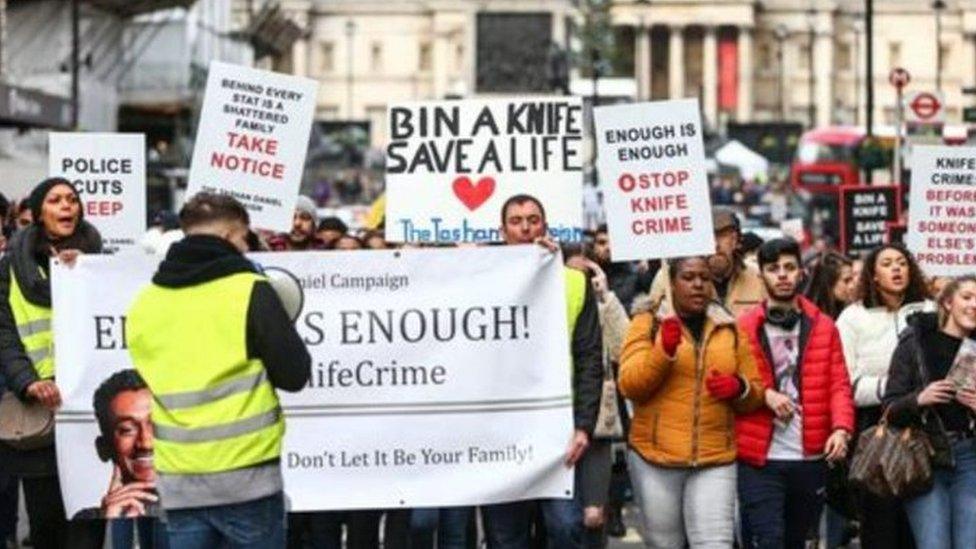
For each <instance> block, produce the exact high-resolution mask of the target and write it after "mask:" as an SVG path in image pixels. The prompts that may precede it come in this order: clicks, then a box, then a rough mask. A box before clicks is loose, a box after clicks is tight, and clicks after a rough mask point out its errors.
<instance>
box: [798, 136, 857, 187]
mask: <svg viewBox="0 0 976 549" xmlns="http://www.w3.org/2000/svg"><path fill="white" fill-rule="evenodd" d="M864 139H865V135H864V131H863V130H861V129H858V128H855V127H851V126H831V127H826V128H818V129H815V130H810V131H808V132H806V133H804V134H803V135H802V136H801V137H800V143H799V145H798V146H797V149H796V156H795V158H794V159H793V165H792V166H791V167H790V183H791V184H792V185H793V188H794V189H796V190H798V191H799V190H806V191H809V192H811V193H813V194H836V193H837V192H838V188H839V187H841V186H843V185H856V184H858V183H860V182H861V174H860V170H859V167H858V163H857V155H858V149H859V148H860V146H861V144H862V143H863V142H864Z"/></svg>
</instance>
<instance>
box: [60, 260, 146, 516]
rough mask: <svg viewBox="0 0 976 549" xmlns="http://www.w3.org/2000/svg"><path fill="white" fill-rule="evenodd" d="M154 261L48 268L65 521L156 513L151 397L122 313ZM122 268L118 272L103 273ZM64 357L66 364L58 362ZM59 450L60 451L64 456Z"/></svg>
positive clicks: (88, 262)
mask: <svg viewBox="0 0 976 549" xmlns="http://www.w3.org/2000/svg"><path fill="white" fill-rule="evenodd" d="M158 261H159V258H156V257H151V256H143V255H135V256H133V255H130V256H128V257H125V258H122V257H120V256H85V257H82V258H80V259H79V260H78V262H77V263H76V265H75V266H74V267H73V268H71V269H70V270H69V269H67V268H66V267H64V266H62V265H61V264H59V263H55V266H54V267H53V268H52V275H51V277H52V284H51V288H52V290H51V291H52V300H53V302H54V306H55V308H56V310H57V312H56V313H55V316H56V317H57V319H56V322H57V323H60V325H62V326H64V325H67V326H71V329H65V330H58V332H57V333H56V334H55V353H56V356H55V359H56V360H57V358H58V357H62V360H61V361H60V364H61V366H60V367H59V368H58V388H59V389H60V390H61V395H62V406H61V408H60V409H59V410H58V415H57V422H58V424H57V425H58V426H57V429H56V430H55V431H56V432H55V437H56V438H57V441H56V442H57V448H58V449H59V451H58V469H59V471H61V472H62V475H63V477H62V478H65V479H66V480H67V479H85V480H86V482H81V483H73V482H69V484H70V488H68V487H67V485H66V487H65V488H64V489H63V496H64V498H65V506H66V509H67V511H68V516H69V517H75V518H120V517H128V516H143V515H154V514H156V513H157V512H158V505H157V503H156V500H157V499H158V496H157V494H156V489H155V484H154V483H155V480H156V473H155V469H154V468H153V463H154V462H153V442H154V436H153V435H154V433H153V427H152V422H151V421H150V417H149V415H150V414H149V413H150V408H151V406H152V396H151V394H150V392H149V389H148V388H147V387H146V384H145V383H144V382H143V381H142V379H141V378H140V377H139V376H138V374H136V372H135V370H134V369H133V368H132V364H131V361H130V359H129V354H128V349H127V348H126V342H125V312H126V310H127V307H128V304H129V302H130V300H131V298H132V296H133V295H134V294H135V292H136V291H137V290H138V289H139V288H141V286H142V285H143V284H145V282H146V280H148V277H151V276H152V273H153V271H154V270H155V267H156V265H157V263H158ZM116 264H122V265H125V268H124V269H112V268H107V266H111V265H116ZM65 356H70V357H71V358H70V360H69V359H67V358H63V357H65ZM62 449H63V450H62Z"/></svg>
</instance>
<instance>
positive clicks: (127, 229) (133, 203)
mask: <svg viewBox="0 0 976 549" xmlns="http://www.w3.org/2000/svg"><path fill="white" fill-rule="evenodd" d="M48 144H49V152H48V175H50V176H51V177H63V178H65V179H67V180H68V181H71V184H72V185H74V187H75V190H76V191H78V195H79V197H80V198H81V206H82V211H83V212H84V217H85V219H86V220H87V221H88V222H89V223H91V224H92V225H94V226H95V227H96V228H97V229H98V232H99V233H100V234H101V235H102V242H103V244H104V248H105V250H106V251H109V252H117V251H120V250H125V249H134V248H136V247H137V246H138V244H139V241H140V239H141V238H142V235H143V233H144V232H145V231H146V136H145V135H143V134H135V133H133V134H125V133H51V134H50V135H49V137H48Z"/></svg>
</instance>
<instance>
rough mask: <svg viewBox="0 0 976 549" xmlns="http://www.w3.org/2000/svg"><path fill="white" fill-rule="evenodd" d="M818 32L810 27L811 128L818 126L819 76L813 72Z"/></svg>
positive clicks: (808, 53) (809, 92)
mask: <svg viewBox="0 0 976 549" xmlns="http://www.w3.org/2000/svg"><path fill="white" fill-rule="evenodd" d="M816 36H817V35H816V30H815V29H814V28H813V26H812V25H811V26H810V51H808V52H807V63H808V64H809V65H810V89H809V91H808V92H807V95H809V96H810V105H809V106H808V107H807V109H808V112H809V117H810V127H811V128H813V127H815V126H816V125H817V99H816V97H815V94H816V88H817V74H816V72H815V71H814V70H813V58H814V55H813V48H814V42H815V41H816Z"/></svg>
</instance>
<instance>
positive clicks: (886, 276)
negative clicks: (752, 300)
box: [837, 244, 928, 549]
mask: <svg viewBox="0 0 976 549" xmlns="http://www.w3.org/2000/svg"><path fill="white" fill-rule="evenodd" d="M860 290H861V296H860V300H859V301H856V302H855V303H852V304H851V305H849V306H847V308H845V309H844V311H843V312H842V313H841V314H840V316H839V317H838V318H837V330H838V331H839V332H840V337H841V343H842V344H843V347H844V362H845V363H846V364H847V369H848V373H849V375H850V378H851V383H852V384H853V390H854V403H855V405H856V406H857V432H858V433H860V432H863V431H864V430H865V429H867V428H869V427H872V426H874V425H877V423H878V420H880V419H881V414H882V406H881V399H882V397H883V396H884V394H885V388H886V385H887V383H888V367H889V366H890V364H891V356H892V354H893V353H894V351H895V347H896V346H897V345H898V335H899V334H900V333H901V331H902V330H903V329H904V328H905V327H906V323H905V317H906V316H907V315H908V314H909V313H910V312H912V311H918V310H920V309H922V308H923V307H924V302H925V300H926V298H927V295H928V294H927V290H926V287H925V277H924V276H923V275H922V271H921V269H919V267H918V264H917V263H916V262H915V259H914V257H912V255H911V253H909V252H908V250H906V249H905V248H904V247H902V246H901V245H899V244H886V245H884V246H882V247H880V248H876V249H875V250H872V251H871V253H870V254H868V256H867V258H866V259H865V260H864V268H863V270H862V272H861V281H860ZM859 507H860V508H859V513H858V515H859V519H860V524H861V535H860V539H861V546H862V547H863V548H864V549H874V548H878V549H908V548H911V547H914V546H915V544H914V541H913V539H912V534H911V529H910V528H909V526H908V519H907V517H906V515H905V511H904V509H903V506H902V503H901V502H900V501H898V500H894V499H885V498H879V497H877V496H874V495H872V494H868V493H864V494H861V495H860V501H859Z"/></svg>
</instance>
